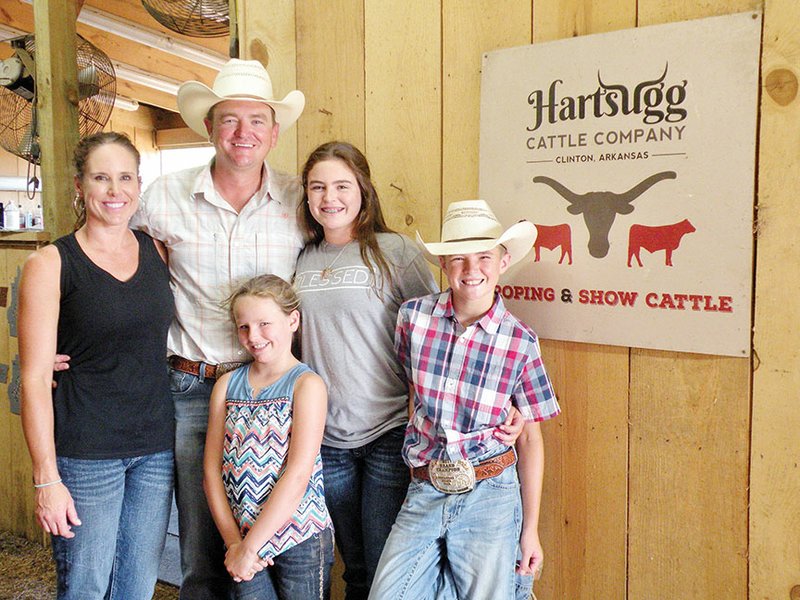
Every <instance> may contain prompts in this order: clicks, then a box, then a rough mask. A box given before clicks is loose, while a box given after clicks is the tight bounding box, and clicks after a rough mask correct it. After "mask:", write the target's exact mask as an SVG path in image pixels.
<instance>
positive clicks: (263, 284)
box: [223, 275, 300, 323]
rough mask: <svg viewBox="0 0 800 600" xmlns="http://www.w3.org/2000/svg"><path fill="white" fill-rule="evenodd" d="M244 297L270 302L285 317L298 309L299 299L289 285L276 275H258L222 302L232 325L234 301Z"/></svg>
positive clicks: (234, 320)
mask: <svg viewBox="0 0 800 600" xmlns="http://www.w3.org/2000/svg"><path fill="white" fill-rule="evenodd" d="M244 296H253V297H255V298H267V299H269V300H272V301H273V302H275V304H277V305H278V308H280V309H281V310H282V311H283V313H284V314H286V315H290V314H292V312H294V311H296V310H299V309H300V297H299V296H298V295H297V292H296V291H295V289H294V287H292V285H291V284H290V283H288V282H287V281H286V280H284V279H281V278H280V277H278V276H277V275H258V276H257V277H253V278H252V279H249V280H247V281H245V282H244V283H242V284H240V285H239V286H238V287H237V288H236V289H235V290H234V291H233V293H232V294H231V295H230V296H228V297H227V298H226V299H225V301H224V302H223V307H225V308H227V309H228V314H229V315H230V317H231V321H233V322H234V323H235V322H236V318H235V315H234V314H233V310H234V308H235V306H236V301H237V300H239V299H240V298H243V297H244Z"/></svg>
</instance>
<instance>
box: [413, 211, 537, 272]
mask: <svg viewBox="0 0 800 600" xmlns="http://www.w3.org/2000/svg"><path fill="white" fill-rule="evenodd" d="M535 241H536V226H535V225H534V224H533V223H531V222H530V221H520V222H519V223H515V224H514V225H512V226H511V227H509V228H508V229H506V230H505V231H504V232H503V235H501V236H500V237H499V238H489V239H468V240H453V241H449V242H433V243H430V244H426V243H425V242H424V241H422V236H420V234H419V231H417V243H418V244H419V246H420V250H421V251H422V254H423V256H425V258H426V259H427V260H428V261H429V262H431V263H433V264H434V265H436V266H439V257H440V256H448V255H451V254H473V253H475V252H485V251H486V250H491V249H492V248H495V247H497V246H499V245H501V244H502V245H503V246H505V248H506V250H507V251H508V253H509V254H510V255H511V263H510V264H512V265H513V264H514V263H516V262H519V261H520V260H522V259H523V258H525V255H527V254H528V252H530V250H531V248H533V243H534V242H535Z"/></svg>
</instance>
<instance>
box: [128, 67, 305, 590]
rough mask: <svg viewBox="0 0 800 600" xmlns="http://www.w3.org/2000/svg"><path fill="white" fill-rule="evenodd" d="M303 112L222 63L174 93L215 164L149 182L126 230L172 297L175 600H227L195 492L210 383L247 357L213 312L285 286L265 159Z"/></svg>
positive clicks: (287, 208) (289, 222)
mask: <svg viewBox="0 0 800 600" xmlns="http://www.w3.org/2000/svg"><path fill="white" fill-rule="evenodd" d="M304 105H305V98H304V96H303V94H302V92H299V91H296V90H295V91H292V92H289V94H287V95H286V97H284V98H283V99H280V100H279V99H276V98H275V96H274V94H273V91H272V82H271V81H270V77H269V75H268V74H267V71H266V69H264V67H263V66H262V65H261V63H259V62H258V61H246V60H237V59H231V60H230V61H229V62H228V63H226V64H225V66H223V67H222V69H221V70H220V72H219V74H218V75H217V77H216V79H215V81H214V85H213V86H212V87H211V88H209V87H208V86H206V85H204V84H202V83H200V82H197V81H189V82H187V83H184V84H183V85H182V86H181V87H180V89H179V90H178V108H179V110H180V113H181V116H182V117H183V119H184V121H185V122H186V124H187V125H188V126H189V127H190V128H191V129H193V130H194V131H196V132H197V133H199V134H200V135H202V136H208V138H209V139H210V140H211V142H212V143H213V144H214V148H215V150H216V155H215V156H214V158H213V159H212V160H211V162H210V163H209V164H207V165H204V166H201V167H197V168H192V169H187V170H184V171H180V172H178V173H172V174H168V175H164V176H162V177H161V178H159V179H157V180H156V181H155V182H154V183H153V184H152V185H150V186H149V187H148V189H147V191H146V193H145V194H144V197H143V198H142V203H141V207H140V210H139V213H138V214H137V216H136V217H135V218H134V220H133V226H134V227H139V228H140V229H143V230H144V231H146V232H147V233H149V234H150V235H151V236H153V237H154V238H156V239H158V240H161V241H162V242H164V244H165V246H166V247H167V250H168V252H169V269H170V275H171V281H172V290H173V292H174V294H175V306H176V313H177V317H176V319H175V321H174V323H173V325H172V328H171V329H170V332H169V338H168V342H167V346H168V351H169V354H170V357H169V366H170V379H171V386H172V393H173V400H174V402H175V421H176V432H175V463H176V480H175V481H176V496H177V503H178V519H179V527H180V545H181V568H182V571H183V582H182V585H181V591H180V597H181V598H182V599H191V600H205V599H210V598H228V597H229V596H228V594H229V586H230V582H231V578H230V577H229V575H228V574H227V572H226V570H225V566H224V556H225V553H224V548H223V544H222V540H221V538H220V536H219V534H218V533H217V528H216V526H215V525H214V521H213V520H212V518H211V514H210V512H209V510H208V506H207V503H206V498H205V495H204V493H203V449H204V444H205V433H206V425H207V421H208V402H209V397H210V394H211V389H212V387H213V385H214V382H215V381H216V379H217V378H218V377H219V376H221V375H222V373H224V372H225V371H226V370H230V368H232V367H235V366H238V365H239V364H240V363H241V362H242V361H243V360H245V357H246V355H245V353H244V351H243V350H242V348H241V347H240V346H239V344H238V342H237V339H236V333H235V331H234V329H233V328H232V327H231V325H230V319H229V317H228V314H227V313H226V311H225V310H224V309H223V308H222V306H221V302H222V301H223V300H224V299H225V298H226V297H227V295H228V294H229V293H230V291H231V286H232V285H233V284H234V283H236V282H237V281H239V280H242V279H249V278H250V277H253V276H254V275H261V274H263V273H274V274H275V275H279V276H280V277H283V278H284V279H289V278H291V276H292V273H293V272H294V267H295V262H296V260H297V255H298V254H299V252H300V250H301V249H302V247H303V242H304V240H303V236H302V234H301V232H300V230H299V228H298V226H297V223H296V220H295V214H296V209H297V205H298V203H299V202H300V200H301V198H302V188H301V184H300V181H299V180H298V179H297V178H296V177H292V176H288V175H286V174H283V173H279V172H277V171H275V170H274V169H272V168H271V167H270V166H269V164H267V162H266V158H267V155H268V154H269V152H270V150H272V148H274V147H275V144H276V142H277V141H278V134H279V133H280V132H281V131H284V130H286V129H287V128H288V127H290V126H291V125H292V124H293V123H294V122H295V121H296V120H297V118H298V117H299V116H300V113H301V112H302V111H303V107H304Z"/></svg>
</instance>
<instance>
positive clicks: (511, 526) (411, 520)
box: [369, 200, 560, 600]
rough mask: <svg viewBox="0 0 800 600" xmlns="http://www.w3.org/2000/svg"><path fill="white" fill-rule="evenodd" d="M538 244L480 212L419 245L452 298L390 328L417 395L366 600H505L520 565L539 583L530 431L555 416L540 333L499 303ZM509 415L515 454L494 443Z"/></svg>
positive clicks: (537, 445) (540, 455) (536, 433)
mask: <svg viewBox="0 0 800 600" xmlns="http://www.w3.org/2000/svg"><path fill="white" fill-rule="evenodd" d="M535 237H536V229H535V227H534V226H533V224H532V223H529V222H528V221H521V222H519V223H517V224H515V225H512V226H511V227H509V228H508V229H506V230H505V231H504V230H503V227H502V226H501V224H500V222H499V221H498V220H497V218H496V217H495V215H494V213H493V212H492V210H491V209H490V208H489V206H488V204H487V203H486V202H484V201H483V200H467V201H463V202H454V203H452V204H450V206H449V207H448V209H447V213H446V214H445V217H444V221H443V224H442V237H441V239H442V241H441V242H440V243H429V244H426V243H425V242H423V241H422V239H421V237H420V236H419V234H417V239H418V242H419V243H420V246H421V247H422V250H423V253H424V254H425V256H426V257H427V258H428V260H429V261H431V262H433V263H434V264H437V265H439V266H441V268H442V270H443V271H444V273H445V275H446V276H447V280H448V282H449V284H450V288H449V289H448V290H446V291H445V292H442V293H440V294H432V295H430V296H424V297H422V298H418V299H416V300H410V301H408V302H406V303H404V304H403V305H402V306H401V307H400V312H399V314H398V317H397V329H396V331H395V349H396V351H397V354H398V357H399V359H400V362H401V364H403V366H404V368H405V370H406V374H407V375H408V379H409V381H410V382H411V383H412V387H413V395H412V398H413V399H412V405H411V410H412V416H411V419H410V423H409V425H408V427H407V429H406V438H405V443H404V445H403V458H404V459H405V461H406V463H407V464H408V466H409V467H410V468H411V470H412V483H411V485H410V486H409V488H408V494H407V496H406V500H405V502H404V503H403V507H402V509H401V510H400V514H399V515H398V516H397V520H396V521H395V524H394V527H393V528H392V531H391V534H390V535H389V539H388V540H387V542H386V546H385V547H384V549H383V553H382V555H381V559H380V563H379V564H378V571H377V573H376V575H375V582H374V583H373V585H372V589H371V592H370V596H369V597H370V599H375V600H381V599H384V598H399V597H404V598H421V597H428V596H430V591H431V590H432V589H434V588H435V587H436V586H437V584H438V582H441V581H450V582H451V583H452V585H453V586H454V592H455V595H456V596H457V597H458V598H469V599H470V600H482V599H484V600H498V599H502V600H511V599H513V598H514V597H515V595H516V593H517V592H516V591H515V577H514V570H515V566H516V570H517V573H518V574H536V573H538V572H540V569H541V565H542V561H543V554H542V547H541V544H540V542H539V535H538V520H539V503H540V498H541V486H542V474H543V470H544V449H543V444H542V436H541V430H540V427H539V422H540V421H543V420H545V419H549V418H552V417H554V416H556V415H557V414H558V413H559V412H560V408H559V406H558V402H557V400H556V397H555V392H554V391H553V387H552V385H551V383H550V380H549V378H548V377H547V373H546V372H545V369H544V365H543V364H542V359H541V355H540V352H539V343H538V340H537V337H536V334H535V333H534V332H533V331H532V330H531V329H530V328H529V327H527V326H526V325H525V324H524V323H522V322H521V321H519V320H518V319H517V318H515V317H514V316H513V315H512V314H511V313H509V312H508V311H507V310H506V309H505V307H504V305H503V301H502V299H501V297H500V295H499V294H497V293H496V292H495V287H496V285H497V282H498V279H499V278H500V275H501V274H503V273H504V272H505V271H506V270H507V269H508V268H509V267H510V266H511V265H512V264H513V263H516V262H518V261H519V260H521V259H522V258H523V257H524V256H525V255H526V254H527V253H528V252H529V251H530V249H531V247H532V246H533V242H534V240H535ZM512 406H514V407H516V408H517V409H518V410H519V411H520V413H521V414H522V416H523V418H524V419H525V426H524V428H523V431H522V434H521V435H520V437H519V438H518V439H517V442H516V454H515V451H514V449H513V448H511V447H509V446H507V445H506V444H505V443H503V441H501V440H500V439H498V438H497V436H494V435H493V430H494V428H495V427H496V426H497V425H499V424H500V423H502V422H503V421H504V420H505V419H506V417H507V415H508V413H509V411H510V410H511V407H512ZM515 463H516V464H517V468H516V469H515V468H513V465H514V464H515ZM510 467H511V468H510ZM517 473H519V476H518V475H517ZM518 477H519V484H520V485H519V486H518V483H517V481H518ZM520 486H521V498H520ZM520 514H521V515H522V519H521V521H520V518H519V517H520ZM518 545H519V548H520V555H521V557H520V560H519V563H518V564H515V563H516V562H517V561H516V559H517V546H518ZM526 592H527V593H529V592H530V588H529V587H528V589H527V590H526Z"/></svg>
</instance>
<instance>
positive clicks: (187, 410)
mask: <svg viewBox="0 0 800 600" xmlns="http://www.w3.org/2000/svg"><path fill="white" fill-rule="evenodd" d="M169 379H170V388H171V390H172V400H173V402H174V403H175V502H176V504H177V506H178V529H179V538H178V541H179V543H180V547H181V572H182V582H181V590H180V597H181V600H216V599H221V600H227V599H228V598H230V595H231V588H232V585H231V584H232V579H231V577H230V575H228V572H227V571H226V570H225V547H224V544H223V542H222V538H221V537H220V535H219V531H218V530H217V526H216V525H215V524H214V519H213V518H212V517H211V511H210V510H209V509H208V502H207V501H206V495H205V492H204V491H203V452H204V450H205V446H206V429H207V428H208V403H209V400H210V398H211V390H212V388H213V387H214V380H209V379H204V380H201V379H200V378H198V377H197V376H195V375H190V374H189V373H183V372H182V371H176V370H175V369H170V370H169Z"/></svg>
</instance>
